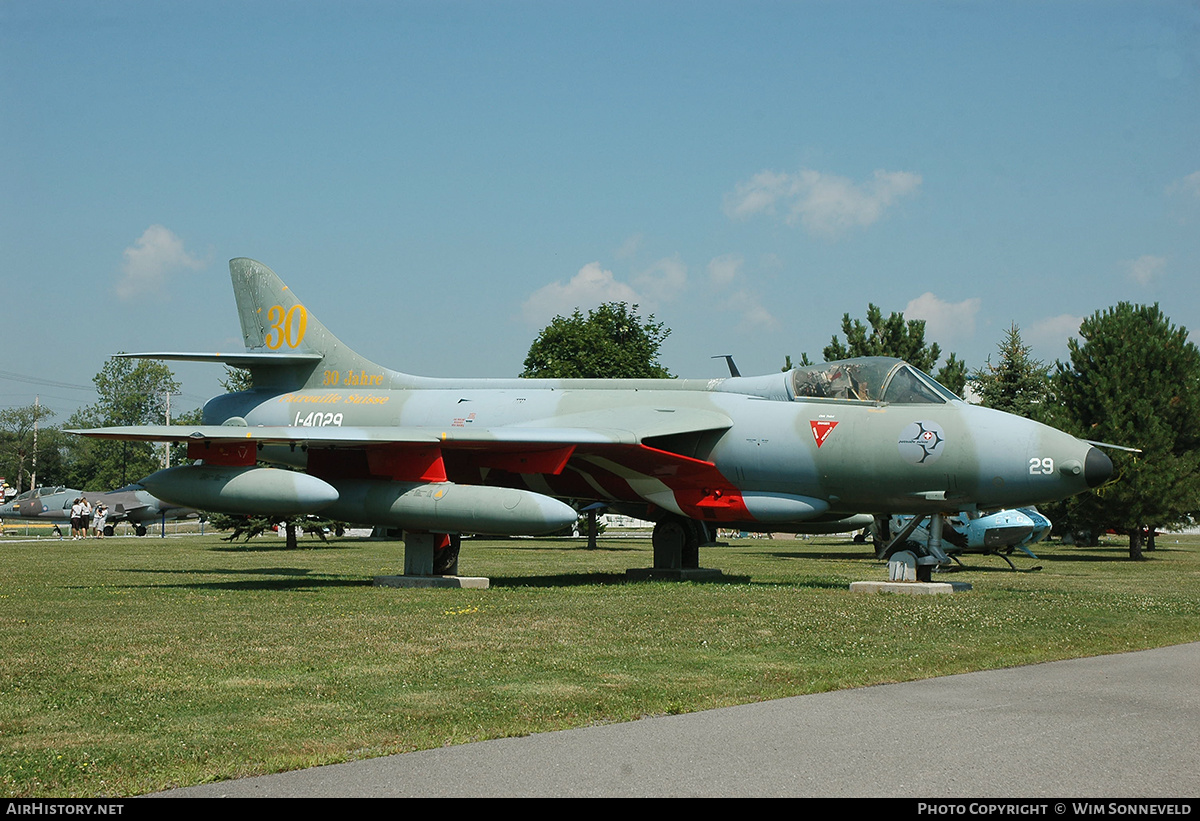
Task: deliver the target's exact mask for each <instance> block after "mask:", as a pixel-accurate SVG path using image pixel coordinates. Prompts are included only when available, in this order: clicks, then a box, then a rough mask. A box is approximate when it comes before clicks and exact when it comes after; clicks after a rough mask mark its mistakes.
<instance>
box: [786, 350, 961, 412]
mask: <svg viewBox="0 0 1200 821" xmlns="http://www.w3.org/2000/svg"><path fill="white" fill-rule="evenodd" d="M791 378H792V383H791V388H792V395H793V397H794V398H795V399H798V400H804V399H822V400H827V399H840V400H849V401H860V402H886V403H888V404H897V405H941V404H945V403H946V402H949V401H952V400H954V399H958V398H959V397H957V396H955V395H954V393H952V392H951V391H950V390H948V389H947V388H945V387H943V386H942V385H940V384H938V382H937V380H935V379H934V378H933V377H931V376H929V375H928V374H926V373H922V372H921V371H919V370H917V369H916V368H914V367H913V366H912V365H909V364H908V363H907V362H905V361H904V360H902V359H892V358H890V357H886V356H865V357H860V358H858V359H842V360H839V361H837V362H823V363H821V364H819V365H807V366H804V367H801V368H796V369H795V370H794V371H792V374H791Z"/></svg>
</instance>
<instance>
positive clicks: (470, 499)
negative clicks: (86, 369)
mask: <svg viewBox="0 0 1200 821" xmlns="http://www.w3.org/2000/svg"><path fill="white" fill-rule="evenodd" d="M143 484H144V485H145V486H146V488H147V489H149V490H150V492H151V493H153V494H154V495H155V496H158V497H159V498H160V499H165V500H167V501H174V500H176V499H187V500H189V502H188V504H189V505H190V506H191V507H195V508H198V509H200V510H206V511H210V512H213V513H237V514H260V515H272V516H291V515H300V514H307V513H320V514H321V515H322V516H327V517H329V518H331V519H336V520H339V521H344V522H353V523H355V524H372V525H384V526H387V527H399V528H404V529H406V530H429V531H433V532H435V533H480V534H486V535H490V536H522V535H528V536H537V535H541V534H545V533H553V532H554V531H556V530H561V529H562V528H565V527H569V526H570V525H572V524H574V522H575V520H576V518H577V517H578V514H577V513H576V512H575V509H574V508H572V507H571V506H570V505H568V504H565V503H563V502H560V501H558V500H557V499H552V498H550V497H549V496H543V495H542V494H540V493H534V492H533V491H529V490H513V489H510V488H500V487H482V486H478V485H457V484H454V483H452V482H393V481H387V480H375V479H341V480H336V481H335V482H334V483H330V482H327V481H325V480H324V479H319V478H317V477H316V476H310V475H308V474H307V473H297V472H294V471H289V470H279V469H277V468H263V467H249V466H225V465H185V466H182V467H175V468H169V469H167V470H160V471H159V472H157V473H154V474H152V475H150V476H147V477H146V478H145V480H143Z"/></svg>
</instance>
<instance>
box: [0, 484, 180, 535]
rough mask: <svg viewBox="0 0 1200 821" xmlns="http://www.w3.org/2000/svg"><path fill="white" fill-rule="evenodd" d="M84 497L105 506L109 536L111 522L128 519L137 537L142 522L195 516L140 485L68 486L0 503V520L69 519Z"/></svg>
mask: <svg viewBox="0 0 1200 821" xmlns="http://www.w3.org/2000/svg"><path fill="white" fill-rule="evenodd" d="M82 496H86V497H87V500H88V502H90V503H91V505H92V509H93V510H94V509H95V508H96V506H97V505H99V504H100V503H101V502H103V503H104V505H105V506H107V507H108V520H107V521H108V523H107V524H106V525H105V528H104V535H106V536H111V535H113V525H115V524H116V523H118V522H121V521H128V522H129V523H130V524H132V525H133V527H134V532H135V533H137V535H139V536H145V535H146V525H147V524H150V523H153V522H157V521H160V520H161V519H162V518H163V517H164V516H165V517H166V518H168V519H190V518H194V517H196V516H197V515H199V514H198V513H197V512H196V511H195V510H194V509H192V508H188V507H181V506H179V505H173V504H170V503H169V502H164V501H163V500H162V499H158V498H156V497H155V496H153V495H151V494H150V493H147V492H146V489H145V488H143V487H142V486H141V485H138V484H133V485H126V486H125V487H123V488H119V489H118V490H112V491H109V492H107V493H93V492H88V491H83V490H74V489H72V488H68V487H61V486H60V487H36V488H34V489H33V490H27V491H25V492H24V493H22V494H21V495H19V496H16V497H14V498H13V499H12V500H11V501H9V502H7V503H5V504H4V505H0V519H8V520H11V519H38V520H41V521H50V522H68V521H70V520H71V505H73V504H74V503H75V500H76V499H78V498H80V497H82Z"/></svg>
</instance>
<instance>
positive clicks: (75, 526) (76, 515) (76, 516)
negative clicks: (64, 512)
mask: <svg viewBox="0 0 1200 821" xmlns="http://www.w3.org/2000/svg"><path fill="white" fill-rule="evenodd" d="M81 502H82V500H81V499H76V500H75V503H74V504H73V505H71V539H72V540H75V539H78V538H79V520H80V517H81V516H82V514H81V513H80V511H81V510H83V505H82V504H81Z"/></svg>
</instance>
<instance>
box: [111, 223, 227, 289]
mask: <svg viewBox="0 0 1200 821" xmlns="http://www.w3.org/2000/svg"><path fill="white" fill-rule="evenodd" d="M124 256H125V261H124V262H122V263H121V277H120V279H118V280H117V285H116V291H117V296H118V297H120V298H121V299H133V298H135V297H139V296H145V295H146V294H148V293H157V292H159V291H161V290H162V289H163V286H164V285H165V284H166V281H167V279H168V277H170V276H171V275H172V274H174V273H175V272H177V271H180V270H193V271H195V270H198V269H200V268H203V267H204V266H205V264H206V263H205V262H204V261H203V260H200V259H197V258H196V257H193V256H192V255H191V254H189V253H188V252H187V251H185V250H184V248H183V240H181V239H180V238H179V237H177V236H176V235H175V234H174V232H172V231H170V230H169V229H167V228H164V227H163V226H161V225H151V226H150V227H149V228H147V229H146V230H145V231H143V232H142V235H141V236H140V237H138V240H137V242H135V243H134V244H133V245H132V246H130V247H128V248H126V249H125V253H124Z"/></svg>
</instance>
